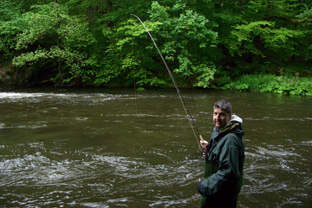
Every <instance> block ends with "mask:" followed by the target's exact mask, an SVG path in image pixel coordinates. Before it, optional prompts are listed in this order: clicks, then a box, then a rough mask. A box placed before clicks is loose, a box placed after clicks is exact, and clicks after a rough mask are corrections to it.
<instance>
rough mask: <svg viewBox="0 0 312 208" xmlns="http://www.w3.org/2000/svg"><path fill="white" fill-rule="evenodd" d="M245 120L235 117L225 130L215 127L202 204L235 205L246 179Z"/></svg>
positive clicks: (211, 207) (215, 206)
mask: <svg viewBox="0 0 312 208" xmlns="http://www.w3.org/2000/svg"><path fill="white" fill-rule="evenodd" d="M241 124H242V119H241V118H239V117H238V116H235V115H234V116H232V119H231V121H230V122H229V123H228V124H227V125H226V127H224V128H223V129H222V130H220V131H219V129H217V128H214V130H213V132H212V134H211V138H210V141H209V144H208V146H207V150H208V152H209V153H208V155H206V156H205V170H204V179H203V180H201V181H200V182H199V183H198V192H199V193H200V194H201V195H202V196H201V200H200V207H209V208H230V207H231V208H234V207H236V201H237V197H238V194H239V192H240V189H241V186H242V180H243V166H244V157H245V145H244V142H243V139H242V136H243V135H244V131H243V129H242V127H241Z"/></svg>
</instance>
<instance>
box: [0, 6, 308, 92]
mask: <svg viewBox="0 0 312 208" xmlns="http://www.w3.org/2000/svg"><path fill="white" fill-rule="evenodd" d="M311 6H312V5H311V3H310V1H307V0H306V1H304V0H300V1H299V0H280V1H274V0H253V1H251V0H247V1H242V0H238V1H219V0H196V1H194V0H184V1H183V0H159V1H145V0H129V1H117V0H115V1H113V0H102V1H98V0H40V1H37V0H36V1H35V0H27V1H26V0H3V1H1V2H0V75H1V81H2V83H1V84H2V85H4V86H10V85H11V86H12V85H13V86H33V85H37V86H38V85H43V84H54V85H68V86H81V85H89V86H90V85H91V86H133V85H134V84H135V85H136V86H139V87H149V86H158V87H171V86H172V81H171V80H170V76H169V75H168V73H167V70H166V68H165V66H164V64H163V62H162V60H161V58H160V56H159V54H158V52H157V50H156V48H155V46H154V44H153V42H152V40H151V38H150V37H149V36H148V34H147V32H146V30H145V28H144V27H143V25H142V24H141V23H140V21H139V20H138V19H137V18H136V17H135V16H133V15H131V14H135V15H137V16H139V17H140V18H141V19H142V21H143V22H144V24H145V25H146V27H147V28H148V30H149V31H150V33H151V34H152V36H153V38H154V40H155V42H156V43H157V45H158V47H159V49H160V51H161V53H162V54H163V56H164V58H165V60H166V62H167V64H168V66H169V68H170V69H171V71H172V72H173V75H174V77H175V79H176V80H177V83H178V84H179V85H180V86H181V87H204V88H207V87H217V88H223V89H239V90H259V91H264V92H275V93H287V94H306V95H310V94H311V93H312V92H311V91H312V90H311V88H312V87H311V86H312V78H311V75H312V74H311V71H312V70H311V67H312V39H311V38H310V37H311V35H312V29H311V28H312V27H311V26H312V7H311ZM281 71H283V73H281ZM243 75H244V76H243ZM250 80H269V81H267V82H266V81H263V82H261V83H260V82H255V81H251V82H250ZM251 83H259V85H257V86H252V85H254V84H251ZM264 83H266V84H264ZM287 83H292V84H287Z"/></svg>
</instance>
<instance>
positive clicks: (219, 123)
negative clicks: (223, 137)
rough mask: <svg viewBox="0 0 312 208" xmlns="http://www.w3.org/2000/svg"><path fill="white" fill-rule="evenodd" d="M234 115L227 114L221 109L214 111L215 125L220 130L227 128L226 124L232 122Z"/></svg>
mask: <svg viewBox="0 0 312 208" xmlns="http://www.w3.org/2000/svg"><path fill="white" fill-rule="evenodd" d="M231 117H232V114H228V113H226V112H225V111H224V110H222V109H221V108H215V109H213V123H214V124H215V126H216V127H217V128H218V129H220V128H223V127H225V126H226V124H227V123H228V122H229V121H230V120H231Z"/></svg>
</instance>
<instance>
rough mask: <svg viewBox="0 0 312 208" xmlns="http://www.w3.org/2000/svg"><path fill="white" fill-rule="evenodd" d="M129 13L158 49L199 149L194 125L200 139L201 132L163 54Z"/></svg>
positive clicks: (201, 138)
mask: <svg viewBox="0 0 312 208" xmlns="http://www.w3.org/2000/svg"><path fill="white" fill-rule="evenodd" d="M131 15H133V16H135V17H136V18H137V19H138V20H139V21H140V22H141V24H142V25H143V27H144V28H145V30H146V31H147V33H148V35H149V36H150V38H151V39H152V41H153V43H154V45H155V47H156V49H157V51H158V53H159V55H160V57H161V59H162V61H163V62H164V64H165V67H166V69H167V71H168V73H169V75H170V77H171V80H172V82H173V84H174V87H175V88H176V90H177V93H178V95H179V98H180V101H181V103H182V106H183V109H184V111H185V114H186V116H187V118H188V121H189V123H190V126H191V128H192V131H193V134H194V136H195V139H196V142H197V144H198V146H199V148H200V149H201V147H200V144H199V141H198V137H197V135H196V133H195V130H194V127H195V129H196V131H197V134H198V136H199V138H200V140H203V137H202V136H201V134H200V132H199V129H198V127H197V125H196V122H195V120H194V118H193V116H192V114H191V112H190V110H189V108H188V106H187V105H186V102H185V100H184V97H183V96H182V93H181V91H180V89H179V87H178V85H177V82H176V81H175V79H174V77H173V75H172V73H171V70H170V69H169V67H168V65H167V63H166V61H165V59H164V57H163V55H162V54H161V52H160V50H159V48H158V46H157V44H156V42H155V41H154V38H153V37H152V35H151V33H150V32H149V30H148V29H147V28H146V26H145V24H144V23H143V22H142V20H141V19H140V18H139V17H138V16H136V15H134V14H131ZM192 123H193V125H192Z"/></svg>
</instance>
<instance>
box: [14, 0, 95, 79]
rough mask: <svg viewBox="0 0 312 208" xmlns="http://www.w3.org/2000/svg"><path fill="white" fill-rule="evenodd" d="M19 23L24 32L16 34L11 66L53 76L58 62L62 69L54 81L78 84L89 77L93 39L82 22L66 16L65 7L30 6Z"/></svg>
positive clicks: (30, 72)
mask: <svg viewBox="0 0 312 208" xmlns="http://www.w3.org/2000/svg"><path fill="white" fill-rule="evenodd" d="M23 21H24V24H25V25H26V29H25V30H24V32H23V33H22V34H20V35H18V40H17V43H16V47H15V49H16V50H17V51H19V54H18V55H17V56H15V57H14V59H13V65H14V66H15V67H17V68H20V69H22V70H25V73H26V74H27V73H28V74H33V73H38V71H40V70H47V71H46V72H48V73H51V72H52V73H53V74H55V71H56V70H55V69H56V68H58V66H56V64H55V63H58V62H59V59H60V61H62V62H63V63H64V65H63V69H62V70H60V69H59V71H58V74H57V75H56V76H55V77H54V79H53V80H54V81H59V82H61V83H62V82H65V83H66V82H70V81H72V80H75V81H80V82H81V81H86V80H87V79H89V78H90V77H89V76H90V74H91V75H92V71H89V70H87V65H88V63H89V61H90V60H89V57H88V47H90V46H91V45H92V44H93V43H94V41H95V40H94V38H93V36H92V34H91V33H90V32H89V30H88V24H87V23H86V22H85V21H84V20H83V19H81V18H79V17H75V16H69V14H68V9H67V8H66V7H64V6H62V5H59V4H57V3H54V2H52V3H50V4H48V5H36V6H33V7H32V11H30V12H27V13H25V14H23ZM63 77H64V80H63V79H61V78H63Z"/></svg>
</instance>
